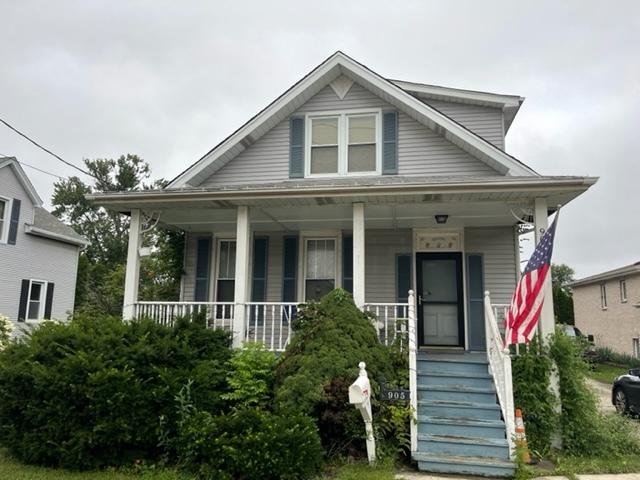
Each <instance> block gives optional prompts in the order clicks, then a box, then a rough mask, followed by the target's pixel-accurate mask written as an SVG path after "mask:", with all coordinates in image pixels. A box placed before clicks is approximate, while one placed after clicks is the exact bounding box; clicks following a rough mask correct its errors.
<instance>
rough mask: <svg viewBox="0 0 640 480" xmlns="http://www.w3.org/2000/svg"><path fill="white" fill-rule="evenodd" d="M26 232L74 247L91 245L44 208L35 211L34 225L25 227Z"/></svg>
mask: <svg viewBox="0 0 640 480" xmlns="http://www.w3.org/2000/svg"><path fill="white" fill-rule="evenodd" d="M25 232H26V233H30V234H32V235H37V236H39V237H45V238H49V239H51V240H58V241H60V242H64V243H70V244H72V245H79V246H83V247H86V246H87V245H89V244H90V242H89V241H88V240H87V239H86V238H84V237H83V236H82V235H80V234H79V233H78V232H76V231H75V230H74V229H73V228H71V227H70V226H69V225H67V224H66V223H62V222H61V221H60V219H58V217H56V216H55V215H53V214H51V213H49V212H48V211H47V210H45V209H44V208H42V207H36V208H35V209H34V211H33V223H32V224H27V225H26V226H25Z"/></svg>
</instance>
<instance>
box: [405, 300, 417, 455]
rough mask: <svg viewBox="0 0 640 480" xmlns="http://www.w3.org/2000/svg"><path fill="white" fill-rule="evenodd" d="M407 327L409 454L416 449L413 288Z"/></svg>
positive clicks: (415, 343) (414, 306)
mask: <svg viewBox="0 0 640 480" xmlns="http://www.w3.org/2000/svg"><path fill="white" fill-rule="evenodd" d="M407 302H408V303H409V308H408V312H407V313H408V315H407V317H408V319H407V329H408V330H409V331H408V334H409V335H408V337H409V338H408V342H407V343H408V344H409V405H410V406H411V424H410V431H411V454H412V455H413V454H414V453H416V452H417V451H418V372H417V368H418V366H417V359H416V350H417V342H416V331H417V330H416V328H417V323H416V299H415V294H414V291H413V290H409V297H408V299H407Z"/></svg>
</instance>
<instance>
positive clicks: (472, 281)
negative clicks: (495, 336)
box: [467, 253, 486, 351]
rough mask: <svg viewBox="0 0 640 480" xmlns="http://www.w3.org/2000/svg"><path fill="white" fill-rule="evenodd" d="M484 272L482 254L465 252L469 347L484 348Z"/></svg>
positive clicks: (480, 349)
mask: <svg viewBox="0 0 640 480" xmlns="http://www.w3.org/2000/svg"><path fill="white" fill-rule="evenodd" d="M483 290H484V273H483V268H482V255H480V254H476V253H469V254H467V298H468V313H469V322H468V325H469V348H470V349H471V350H479V351H483V350H486V345H485V343H486V342H485V337H484V293H483Z"/></svg>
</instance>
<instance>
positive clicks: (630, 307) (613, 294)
mask: <svg viewBox="0 0 640 480" xmlns="http://www.w3.org/2000/svg"><path fill="white" fill-rule="evenodd" d="M569 286H570V287H571V289H572V290H573V310H574V314H575V323H576V327H578V328H579V329H580V330H581V331H582V332H583V333H584V334H585V335H593V337H594V341H595V343H596V345H597V346H600V347H609V348H612V349H613V350H615V351H617V352H619V353H626V354H627V355H633V356H635V357H640V262H636V263H632V264H631V265H626V266H624V267H620V268H616V269H614V270H609V271H606V272H602V273H598V274H596V275H592V276H590V277H586V278H581V279H580V280H576V281H575V282H572V283H570V284H569Z"/></svg>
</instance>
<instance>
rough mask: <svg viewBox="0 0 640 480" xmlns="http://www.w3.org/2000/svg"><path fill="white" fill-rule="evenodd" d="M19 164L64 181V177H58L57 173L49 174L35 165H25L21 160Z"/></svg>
mask: <svg viewBox="0 0 640 480" xmlns="http://www.w3.org/2000/svg"><path fill="white" fill-rule="evenodd" d="M17 162H18V163H19V164H20V165H24V166H25V167H29V168H33V169H34V170H37V171H39V172H41V173H46V174H47V175H51V176H52V177H56V178H58V179H60V180H64V177H61V176H60V175H56V174H55V173H51V172H47V171H46V170H42V169H41V168H38V167H34V166H33V165H29V164H28V163H24V162H22V161H20V160H17Z"/></svg>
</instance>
